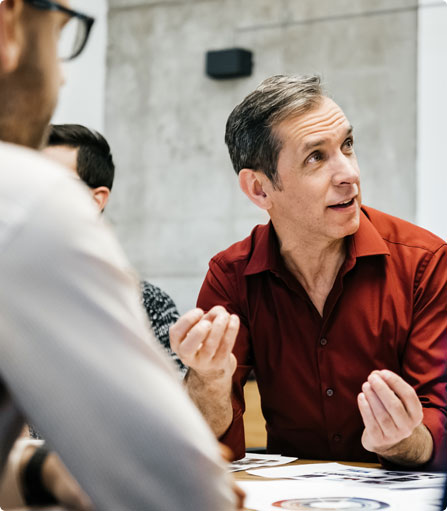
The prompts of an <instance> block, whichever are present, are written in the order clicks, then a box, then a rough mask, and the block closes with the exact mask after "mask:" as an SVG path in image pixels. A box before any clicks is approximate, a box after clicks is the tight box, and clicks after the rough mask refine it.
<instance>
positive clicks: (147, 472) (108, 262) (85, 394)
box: [0, 0, 235, 511]
mask: <svg viewBox="0 0 447 511" xmlns="http://www.w3.org/2000/svg"><path fill="white" fill-rule="evenodd" d="M92 24H93V19H92V18H90V17H88V16H86V15H84V14H82V13H79V12H77V11H74V10H71V9H70V4H69V2H68V1H61V2H52V1H46V0H3V1H1V2H0V99H1V103H2V108H1V109H0V140H2V141H3V142H1V143H0V161H1V167H2V172H1V173H0V210H1V212H2V214H1V223H0V277H1V278H0V280H1V282H2V285H1V286H0V351H1V357H0V402H1V408H0V467H1V468H2V469H5V468H6V473H5V472H4V473H3V480H2V484H3V488H2V491H3V492H4V494H3V495H2V499H5V500H8V499H9V504H8V505H9V506H10V507H11V506H12V505H13V500H14V495H11V492H13V491H15V490H16V491H17V495H16V498H17V504H20V502H19V501H20V498H22V497H26V500H27V502H29V503H30V504H34V503H36V504H44V502H42V499H43V497H45V496H46V495H45V492H47V491H48V489H49V488H48V484H46V483H47V480H46V477H45V476H46V474H45V462H42V461H45V458H44V460H42V457H41V456H40V455H38V456H37V457H36V456H34V454H35V453H31V460H30V461H29V463H28V462H26V463H25V465H26V466H25V467H23V461H24V457H26V458H27V457H28V456H29V455H30V452H29V449H28V450H27V456H24V455H23V453H22V455H21V456H19V457H18V458H17V460H15V461H16V462H17V467H18V469H19V476H22V475H23V478H19V479H17V478H14V477H15V476H16V475H17V474H15V473H14V467H13V466H11V465H13V463H12V461H11V459H9V461H8V462H7V457H8V453H9V451H10V449H11V447H12V446H13V443H14V441H15V439H16V437H17V435H18V434H19V432H20V431H21V429H22V427H23V423H24V420H25V418H26V420H27V421H29V422H30V423H32V424H35V425H36V427H37V428H38V430H39V431H40V432H41V433H42V434H43V435H44V437H45V438H47V439H50V442H51V447H52V448H53V449H54V451H56V452H57V453H58V454H59V456H60V457H61V459H62V461H63V462H64V464H65V465H66V467H67V468H68V470H69V471H70V472H71V473H72V474H73V476H74V477H75V478H76V480H77V481H78V482H79V484H80V486H81V487H82V488H83V490H84V491H85V493H86V494H87V495H88V497H89V498H90V501H91V505H92V506H93V508H94V509H96V510H97V511H101V510H104V511H110V510H112V509H126V510H135V511H141V510H142V509H153V510H162V509H163V510H165V509H191V510H195V511H197V510H203V511H205V510H206V511H209V510H210V509H213V510H231V509H234V507H235V497H234V494H233V493H232V490H231V488H230V484H229V481H228V476H227V474H226V472H225V467H224V466H223V464H222V463H221V461H220V457H219V449H218V445H217V443H216V441H215V439H214V438H213V436H212V434H211V432H210V431H209V429H208V427H207V426H206V424H205V423H204V421H203V419H202V417H201V416H200V414H199V413H198V412H197V411H196V409H195V408H194V406H193V405H192V404H191V402H190V401H189V399H188V398H187V397H186V395H185V394H184V392H183V391H182V389H181V386H180V385H179V383H178V381H176V377H175V374H174V370H173V368H172V366H171V364H169V361H168V359H167V357H166V356H165V354H164V353H163V352H162V350H161V348H159V346H158V345H157V343H156V341H154V339H153V335H152V334H151V333H150V330H149V329H148V324H147V318H146V317H145V312H144V310H143V308H142V307H141V304H140V292H139V285H138V280H137V279H136V277H135V275H134V273H133V271H132V269H131V268H130V266H129V263H128V262H127V260H126V258H125V256H124V254H123V253H122V251H121V249H120V247H119V246H118V244H117V241H116V239H115V237H114V236H113V234H112V233H111V232H110V230H109V229H108V228H107V226H106V225H105V223H104V222H102V221H100V219H99V218H98V213H97V208H96V207H95V206H94V205H93V203H92V200H91V197H90V195H89V193H88V192H87V191H86V189H85V187H84V186H83V185H82V184H81V183H80V182H79V180H78V179H74V178H73V176H72V173H70V171H68V170H65V171H64V170H63V168H61V167H59V166H58V165H56V164H52V163H51V162H49V161H48V159H47V158H43V157H42V156H40V155H38V154H37V153H36V152H35V151H33V150H32V149H38V148H40V147H41V146H42V145H43V144H44V143H45V136H44V134H45V132H46V129H47V126H48V123H49V120H50V118H51V115H52V112H53V110H54V107H55V104H56V101H57V96H58V91H59V87H60V86H61V83H62V77H61V67H60V59H61V58H62V57H65V58H67V59H70V58H74V57H75V56H77V55H78V54H79V53H80V52H81V51H82V49H83V47H84V46H85V43H86V41H87V38H88V35H89V31H90V28H91V26H92ZM73 25H74V26H73ZM73 28H74V30H72V29H73ZM71 34H72V35H74V36H75V37H74V38H73V39H72V41H71V44H69V45H67V44H66V43H67V41H66V40H65V37H66V36H67V37H68V36H70V35H71ZM60 41H62V43H63V44H62V46H59V47H58V43H59V42H60ZM58 48H59V51H64V52H65V51H66V50H68V53H64V54H63V55H62V54H61V53H58ZM19 146H25V147H28V149H26V148H25V147H19ZM232 333H233V332H230V333H229V335H230V336H231V335H232ZM37 453H39V451H37ZM30 465H31V466H32V467H33V470H30V469H29V466H30ZM11 471H12V472H13V474H12V476H13V477H12V479H8V477H10V475H11ZM36 475H37V476H38V477H36ZM55 477H56V478H59V479H62V481H66V479H64V477H63V474H62V466H60V467H59V469H58V470H56V472H55ZM6 480H11V481H14V483H13V484H11V485H9V484H6V483H5V481H6ZM56 486H57V485H56ZM53 496H54V494H53ZM58 500H59V502H62V503H63V504H64V503H65V502H64V500H63V498H62V499H61V498H59V499H58ZM66 504H67V505H70V502H67V503H66Z"/></svg>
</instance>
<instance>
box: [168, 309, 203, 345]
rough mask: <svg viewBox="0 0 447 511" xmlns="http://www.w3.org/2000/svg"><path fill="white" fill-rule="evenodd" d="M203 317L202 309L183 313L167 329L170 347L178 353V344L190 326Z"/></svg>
mask: <svg viewBox="0 0 447 511" xmlns="http://www.w3.org/2000/svg"><path fill="white" fill-rule="evenodd" d="M202 317H203V310H202V309H193V310H190V311H189V312H187V313H186V314H183V316H181V317H180V318H179V319H178V320H177V321H176V323H175V324H174V325H172V326H171V328H170V329H169V339H170V342H171V349H172V351H174V352H175V353H178V349H179V346H180V344H181V342H182V341H183V340H184V338H185V337H186V335H187V334H188V332H189V331H190V330H191V328H192V327H193V326H194V325H196V324H197V322H198V321H200V319H201V318H202Z"/></svg>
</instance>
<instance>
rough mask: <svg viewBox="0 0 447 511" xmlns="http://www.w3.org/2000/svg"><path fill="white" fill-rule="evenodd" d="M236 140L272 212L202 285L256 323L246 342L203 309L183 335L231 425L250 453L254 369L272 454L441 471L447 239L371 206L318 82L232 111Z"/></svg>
mask: <svg viewBox="0 0 447 511" xmlns="http://www.w3.org/2000/svg"><path fill="white" fill-rule="evenodd" d="M225 141H226V143H227V146H228V149H229V152H230V156H231V159H232V162H233V167H234V169H235V171H236V173H237V174H238V177H239V184H240V187H241V189H242V191H243V192H244V193H245V194H246V195H247V196H248V198H249V199H250V200H251V201H252V202H253V203H254V204H256V205H257V206H258V207H260V208H261V209H263V210H266V211H267V212H268V214H269V216H270V220H271V221H270V222H269V223H268V224H267V225H258V226H256V227H255V228H254V229H253V231H252V233H251V235H250V236H249V237H247V238H246V239H245V240H243V241H240V242H238V243H235V244H234V245H232V246H231V247H229V248H228V249H226V250H224V251H223V252H221V253H219V254H217V255H216V256H215V257H213V258H212V259H211V261H210V264H209V271H208V274H207V276H206V278H205V281H204V283H203V286H202V289H201V291H200V294H199V298H198V301H197V305H198V306H199V307H201V308H202V309H203V310H205V311H208V310H212V311H214V313H215V314H216V313H217V314H218V315H219V322H226V321H231V318H233V317H234V315H236V316H238V317H239V318H240V321H241V326H240V331H239V334H238V337H237V340H236V343H235V345H234V347H233V345H232V344H229V343H228V342H227V339H225V338H221V335H222V332H223V330H222V329H221V328H220V327H218V325H219V323H218V322H216V321H215V322H214V324H211V323H210V322H206V319H204V318H198V317H197V311H192V312H191V316H190V317H189V318H188V316H187V315H185V316H184V317H183V318H182V319H181V320H180V322H181V323H180V322H179V323H177V325H174V326H173V327H172V328H171V344H172V348H173V349H174V351H176V352H177V353H178V354H179V356H180V358H181V359H182V361H183V362H184V363H185V364H186V365H188V366H189V372H188V374H187V376H186V383H187V386H188V390H189V392H190V395H191V396H192V397H193V399H194V400H195V401H196V403H197V404H198V406H199V407H200V409H201V410H202V412H203V413H204V415H205V417H206V418H207V420H208V421H209V423H210V425H211V426H212V427H213V430H214V432H215V434H216V435H217V436H218V437H220V439H221V441H223V442H224V443H226V444H227V445H228V446H230V447H231V448H232V449H233V451H234V452H235V454H236V456H237V457H242V456H244V451H245V444H244V430H243V420H242V416H243V412H244V408H245V405H244V396H243V385H244V384H245V381H246V379H247V375H248V373H249V371H250V370H251V369H254V371H255V374H256V379H257V382H258V386H259V390H260V395H261V403H262V410H263V413H264V417H265V419H266V426H267V432H268V438H267V450H268V452H270V453H280V454H284V455H289V456H298V457H301V458H311V459H325V460H346V461H349V460H351V461H364V462H376V461H377V456H378V457H379V459H380V461H381V462H383V463H384V464H386V465H392V466H393V467H400V468H416V467H417V468H418V469H424V470H433V469H436V470H439V469H441V468H442V467H443V466H444V465H445V460H446V455H447V453H446V451H445V448H444V445H445V444H444V442H445V438H446V423H447V417H446V415H447V409H446V397H447V396H446V376H447V371H446V362H447V357H446V352H447V308H446V296H447V245H446V243H445V241H443V240H442V239H440V238H438V237H437V236H435V235H434V234H432V233H430V232H428V231H426V230H424V229H422V228H420V227H417V226H415V225H412V224H410V223H408V222H405V221H404V220H401V219H398V218H395V217H393V216H391V215H387V214H386V213H383V212H380V211H377V210H375V209H373V208H371V207H367V206H364V205H362V202H361V190H360V174H359V166H358V163H357V158H356V155H355V151H354V134H353V128H352V126H351V124H350V123H349V121H348V119H347V118H346V116H345V114H344V113H343V111H342V110H341V108H340V107H339V106H338V105H337V104H336V103H335V102H334V101H333V100H332V99H330V98H329V97H328V96H327V95H326V94H325V92H324V91H323V89H322V87H321V84H320V79H319V77H318V76H310V77H299V76H298V77H294V76H274V77H271V78H269V79H267V80H265V81H264V82H263V83H261V85H260V86H259V87H258V88H257V89H256V90H255V91H253V92H252V93H251V94H249V95H248V96H247V97H246V98H245V99H244V100H243V101H242V103H241V104H240V105H238V106H237V107H236V108H235V109H234V110H233V112H232V113H231V115H230V117H229V119H228V121H227V127H226V137H225ZM379 149H380V148H379ZM382 149H383V148H382ZM180 326H181V327H182V330H181V331H180V329H179V327H180ZM185 333H186V334H187V335H185Z"/></svg>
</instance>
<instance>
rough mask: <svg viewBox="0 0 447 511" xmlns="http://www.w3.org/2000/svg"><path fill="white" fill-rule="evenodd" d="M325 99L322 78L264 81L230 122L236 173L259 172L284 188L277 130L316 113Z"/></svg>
mask: <svg viewBox="0 0 447 511" xmlns="http://www.w3.org/2000/svg"><path fill="white" fill-rule="evenodd" d="M323 96H324V92H323V88H322V86H321V80H320V77H319V76H318V75H311V76H287V75H276V76H272V77H270V78H267V79H266V80H264V81H263V82H262V83H261V84H260V85H259V87H257V89H255V90H254V91H253V92H252V93H251V94H249V95H248V96H247V97H246V98H245V99H244V100H243V101H242V103H240V104H239V105H238V106H237V107H236V108H235V109H234V110H233V111H232V112H231V114H230V117H229V118H228V121H227V126H226V130H225V143H226V144H227V146H228V150H229V152H230V157H231V161H232V163H233V167H234V170H235V171H236V173H237V174H239V172H240V171H241V170H242V169H244V168H248V169H253V170H259V171H261V172H263V173H264V174H265V175H266V176H267V177H268V178H269V179H270V181H271V182H272V183H273V185H274V186H277V187H278V188H280V183H279V180H278V174H277V169H276V167H277V163H278V156H279V152H280V150H281V147H282V141H281V140H279V138H278V136H277V135H275V130H274V128H275V127H276V126H278V124H279V123H280V122H281V121H283V120H284V119H286V118H289V117H292V116H300V115H302V114H304V113H306V112H308V111H310V110H312V109H313V108H315V107H316V106H318V104H319V103H320V102H321V100H322V97H323Z"/></svg>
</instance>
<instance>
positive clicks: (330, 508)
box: [272, 497, 390, 511]
mask: <svg viewBox="0 0 447 511" xmlns="http://www.w3.org/2000/svg"><path fill="white" fill-rule="evenodd" d="M272 506H274V507H279V508H281V509H289V510H290V511H357V510H359V509H364V510H368V511H372V510H375V509H387V508H389V507H390V506H389V505H388V504H386V503H385V502H379V501H378V500H370V499H357V498H353V497H324V498H317V499H291V500H280V501H278V502H274V503H273V504H272Z"/></svg>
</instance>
